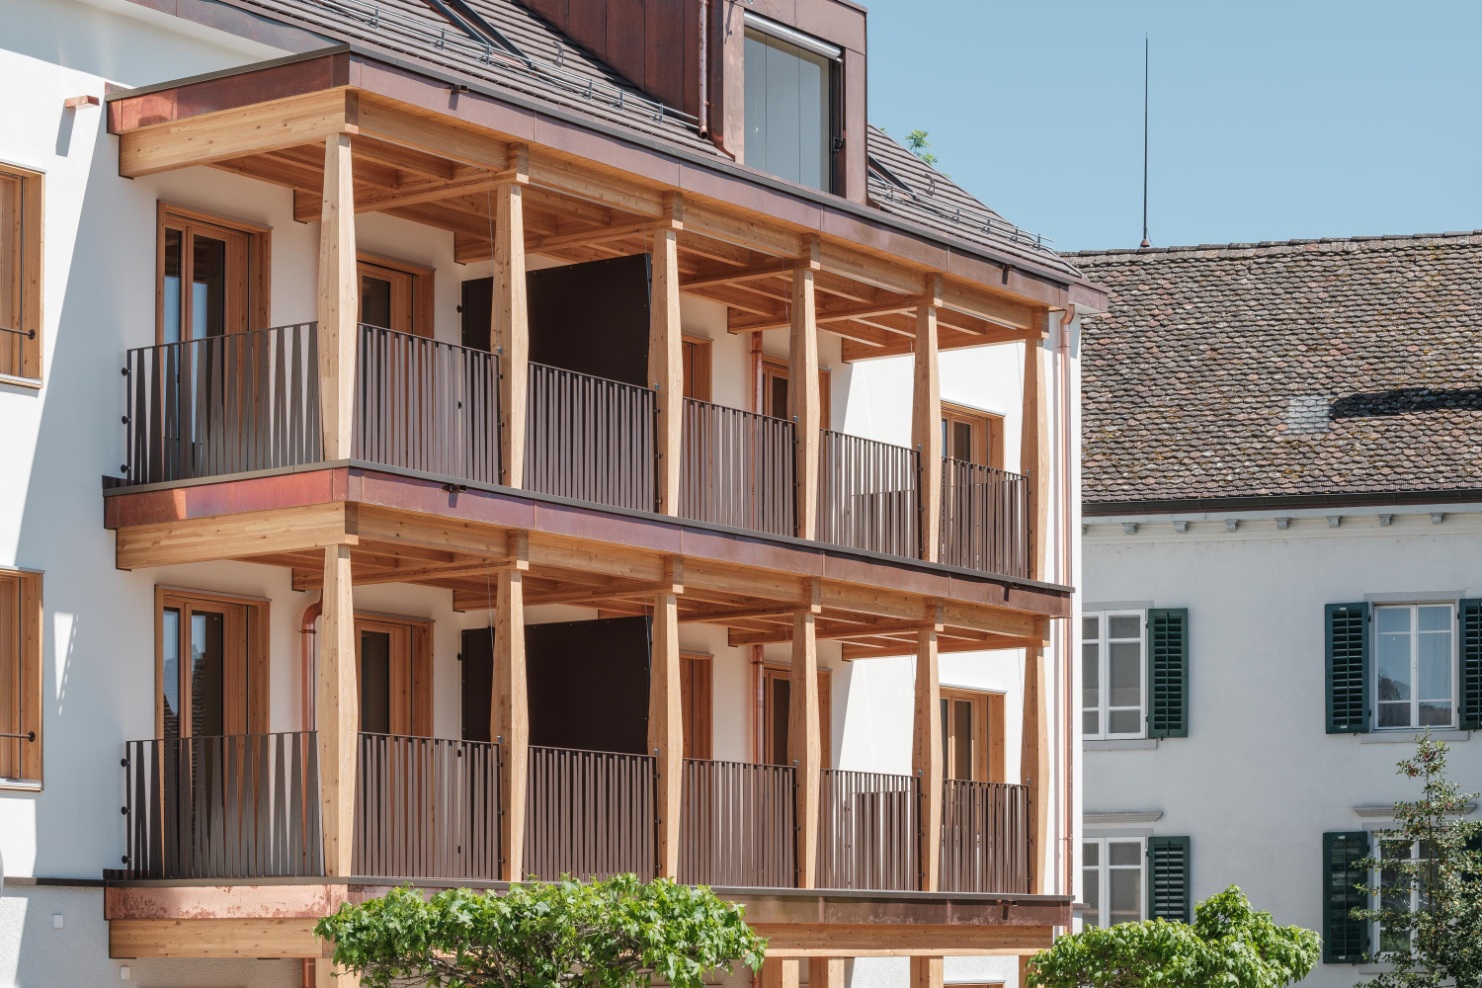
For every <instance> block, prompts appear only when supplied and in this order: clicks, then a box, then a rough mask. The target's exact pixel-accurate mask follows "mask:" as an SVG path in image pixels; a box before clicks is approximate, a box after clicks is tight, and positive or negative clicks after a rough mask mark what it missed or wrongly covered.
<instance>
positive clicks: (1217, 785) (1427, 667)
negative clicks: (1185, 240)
mask: <svg viewBox="0 0 1482 988" xmlns="http://www.w3.org/2000/svg"><path fill="white" fill-rule="evenodd" d="M1076 261H1077V263H1079V264H1081V265H1083V267H1084V268H1085V270H1086V271H1087V272H1088V273H1089V274H1090V275H1091V276H1092V277H1094V278H1096V279H1097V280H1099V281H1100V282H1102V283H1104V284H1105V285H1106V286H1107V287H1108V290H1109V292H1110V294H1111V299H1112V301H1111V306H1110V308H1111V313H1110V314H1109V315H1106V316H1102V317H1098V318H1096V319H1094V320H1091V319H1088V320H1087V322H1086V335H1085V341H1086V342H1085V347H1086V350H1085V353H1086V360H1085V395H1086V400H1085V405H1084V425H1083V430H1082V437H1083V440H1084V444H1085V450H1084V456H1083V483H1084V488H1083V498H1082V504H1083V509H1084V525H1083V531H1084V533H1085V534H1084V537H1083V553H1084V558H1085V584H1084V586H1085V591H1084V594H1085V595H1084V615H1083V619H1082V621H1083V631H1082V635H1083V639H1082V640H1083V645H1082V648H1083V653H1082V654H1083V677H1084V690H1083V693H1082V708H1083V718H1084V722H1083V725H1082V726H1083V730H1084V734H1085V741H1084V748H1085V756H1084V757H1085V766H1086V775H1085V803H1086V813H1085V818H1084V826H1085V841H1084V843H1083V845H1082V847H1083V854H1084V855H1085V867H1084V878H1085V882H1086V889H1087V892H1086V899H1087V902H1089V903H1090V904H1091V906H1092V909H1091V916H1092V917H1093V918H1094V919H1095V920H1096V921H1099V922H1102V923H1112V922H1119V921H1124V920H1135V919H1140V918H1144V917H1147V916H1150V915H1168V916H1177V915H1183V914H1186V913H1187V911H1188V910H1189V909H1190V908H1191V906H1192V904H1193V903H1196V902H1198V901H1200V900H1202V899H1204V898H1207V897H1208V896H1210V895H1211V894H1213V893H1215V892H1218V891H1220V890H1221V889H1223V888H1225V887H1226V886H1228V885H1231V884H1237V885H1239V886H1240V887H1241V888H1242V889H1244V890H1245V892H1246V893H1247V894H1248V895H1249V896H1250V898H1251V900H1252V901H1253V902H1254V904H1255V905H1256V906H1257V907H1258V908H1261V909H1266V910H1269V911H1270V912H1271V913H1272V914H1273V916H1274V918H1275V919H1276V920H1277V921H1278V922H1280V923H1292V924H1298V925H1301V926H1304V927H1307V928H1309V929H1314V930H1318V931H1320V932H1321V933H1322V935H1323V938H1324V941H1325V947H1324V957H1323V963H1322V965H1321V966H1320V967H1319V968H1317V969H1316V970H1315V971H1314V973H1313V974H1312V975H1311V976H1310V978H1309V979H1308V980H1307V981H1306V982H1304V984H1307V985H1313V986H1320V988H1339V986H1345V985H1351V984H1353V983H1355V982H1356V981H1359V980H1361V979H1363V978H1365V977H1366V976H1368V975H1369V974H1371V973H1372V970H1373V968H1372V966H1371V965H1367V964H1364V963H1361V962H1360V958H1361V956H1362V955H1363V954H1364V953H1365V951H1366V950H1369V949H1377V944H1378V941H1377V940H1376V939H1375V938H1376V936H1377V935H1378V931H1376V930H1373V929H1368V928H1366V925H1365V924H1362V923H1356V922H1354V921H1352V920H1350V919H1347V918H1346V916H1347V910H1348V908H1350V907H1351V906H1353V905H1355V904H1362V903H1361V901H1360V900H1356V899H1355V896H1354V894H1353V893H1351V892H1350V890H1349V887H1350V885H1351V881H1352V880H1355V879H1362V878H1363V876H1362V875H1358V874H1356V873H1355V872H1354V870H1352V869H1351V868H1347V867H1345V863H1346V862H1351V861H1353V860H1356V859H1357V858H1359V857H1362V856H1363V854H1364V853H1365V852H1366V851H1367V849H1368V848H1369V847H1370V840H1369V835H1370V834H1372V833H1373V832H1374V831H1376V830H1379V829H1383V828H1384V827H1385V826H1386V825H1388V824H1389V823H1390V822H1391V816H1390V810H1391V808H1392V805H1393V803H1394V802H1395V801H1396V800H1398V799H1413V798H1415V796H1416V793H1417V789H1416V785H1415V783H1414V782H1412V781H1409V780H1406V779H1403V778H1400V777H1398V776H1397V775H1396V772H1395V763H1396V762H1397V761H1399V760H1400V759H1401V758H1403V757H1405V756H1407V755H1408V754H1409V753H1410V752H1411V751H1412V745H1413V741H1414V739H1415V738H1416V736H1417V733H1418V731H1419V730H1420V729H1421V728H1424V727H1428V728H1429V729H1430V730H1431V732H1432V735H1433V736H1434V737H1437V738H1442V739H1445V740H1446V741H1448V742H1449V743H1451V745H1452V756H1451V770H1452V773H1453V776H1454V778H1455V779H1456V780H1457V781H1459V782H1460V783H1461V784H1462V785H1463V786H1469V787H1471V788H1473V789H1475V788H1479V787H1482V739H1477V738H1474V737H1473V734H1474V732H1475V731H1476V730H1477V729H1478V728H1482V601H1479V599H1478V598H1482V387H1479V383H1482V358H1479V356H1478V349H1477V339H1478V337H1477V298H1478V295H1479V289H1482V233H1478V234H1470V235H1468V234H1447V235H1441V236H1417V237H1386V238H1374V239H1357V240H1331V241H1298V242H1292V243H1276V244H1254V245H1246V244H1234V245H1230V246H1229V247H1199V248H1169V249H1155V250H1143V251H1108V252H1104V253H1085V254H1080V255H1077V256H1076Z"/></svg>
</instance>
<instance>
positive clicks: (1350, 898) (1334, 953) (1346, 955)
mask: <svg viewBox="0 0 1482 988" xmlns="http://www.w3.org/2000/svg"><path fill="white" fill-rule="evenodd" d="M1368 856H1369V835H1368V834H1367V833H1365V832H1364V831H1362V830H1355V831H1350V832H1348V833H1337V834H1323V835H1322V872H1323V890H1322V959H1323V963H1324V964H1358V963H1361V962H1362V961H1363V960H1364V958H1365V957H1366V956H1367V955H1368V953H1369V922H1368V920H1363V919H1355V918H1354V917H1353V911H1354V910H1355V909H1365V908H1367V907H1368V905H1369V896H1368V893H1367V892H1366V891H1365V889H1364V886H1366V885H1367V884H1368V878H1369V876H1368V874H1367V873H1366V871H1365V869H1364V868H1363V867H1361V866H1360V864H1359V863H1360V862H1361V861H1363V860H1364V859H1365V858H1367V857H1368Z"/></svg>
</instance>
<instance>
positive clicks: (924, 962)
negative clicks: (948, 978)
mask: <svg viewBox="0 0 1482 988" xmlns="http://www.w3.org/2000/svg"><path fill="white" fill-rule="evenodd" d="M945 970H946V968H945V965H944V964H943V962H942V959H941V958H940V957H912V958H911V988H942V976H943V972H944V971H945Z"/></svg>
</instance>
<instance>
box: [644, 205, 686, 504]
mask: <svg viewBox="0 0 1482 988" xmlns="http://www.w3.org/2000/svg"><path fill="white" fill-rule="evenodd" d="M653 265H654V270H653V287H652V293H653V294H652V298H651V300H650V302H649V329H648V379H649V381H650V383H652V384H653V387H654V390H655V391H656V392H658V395H657V398H658V406H659V419H658V425H657V429H658V434H657V436H656V437H655V438H656V441H655V443H654V445H655V447H656V449H657V450H658V454H659V464H658V466H659V469H658V476H659V514H663V515H677V514H679V467H680V464H681V463H682V462H683V459H682V456H681V444H682V443H683V441H684V368H683V361H684V348H683V341H682V339H681V334H680V323H679V234H678V233H677V232H676V231H675V230H672V229H668V230H658V231H656V232H655V233H654V253H653Z"/></svg>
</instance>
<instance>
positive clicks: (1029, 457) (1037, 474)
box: [1019, 313, 1050, 580]
mask: <svg viewBox="0 0 1482 988" xmlns="http://www.w3.org/2000/svg"><path fill="white" fill-rule="evenodd" d="M1048 318H1049V317H1048V316H1046V315H1045V314H1044V313H1038V314H1037V315H1036V319H1038V321H1039V323H1040V324H1041V326H1040V330H1041V331H1040V332H1035V333H1031V334H1030V336H1029V338H1028V339H1027V340H1025V341H1024V408H1023V415H1022V428H1021V433H1020V440H1019V460H1020V464H1019V470H1020V472H1021V473H1023V474H1024V476H1025V477H1026V478H1028V480H1027V483H1028V486H1029V578H1030V579H1031V580H1038V579H1042V578H1043V577H1044V574H1045V536H1046V535H1047V534H1048V533H1049V529H1048V527H1047V523H1048V521H1049V516H1050V515H1049V504H1050V502H1049V496H1050V488H1049V476H1048V474H1047V470H1046V468H1047V467H1048V466H1049V462H1050V447H1049V428H1048V426H1047V425H1046V421H1045V366H1044V356H1045V348H1044V334H1043V323H1044V322H1045V321H1046V320H1047V319H1048Z"/></svg>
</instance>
